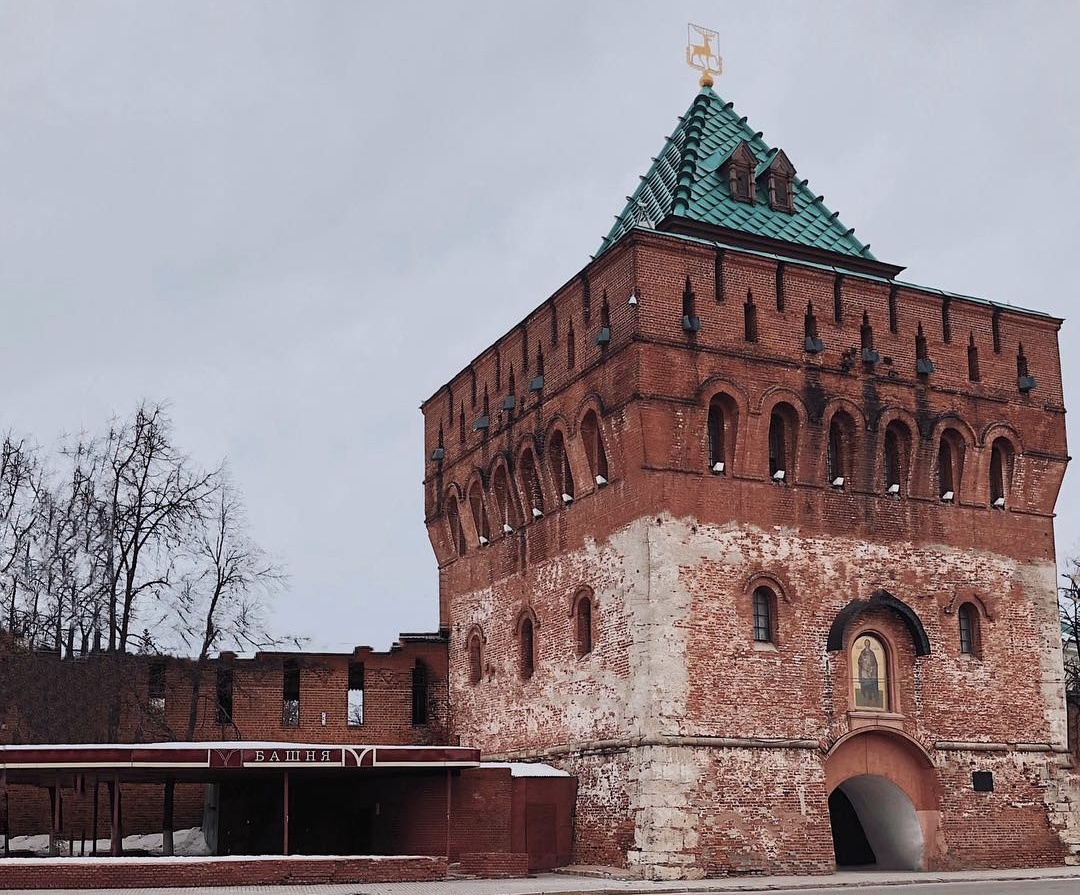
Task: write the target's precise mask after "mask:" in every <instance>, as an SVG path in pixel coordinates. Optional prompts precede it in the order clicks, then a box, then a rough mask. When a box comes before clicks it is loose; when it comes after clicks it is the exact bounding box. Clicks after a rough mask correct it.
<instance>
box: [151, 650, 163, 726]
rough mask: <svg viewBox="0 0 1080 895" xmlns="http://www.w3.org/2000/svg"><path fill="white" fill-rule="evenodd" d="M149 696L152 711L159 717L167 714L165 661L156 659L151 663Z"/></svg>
mask: <svg viewBox="0 0 1080 895" xmlns="http://www.w3.org/2000/svg"><path fill="white" fill-rule="evenodd" d="M148 691H149V692H148V694H147V695H148V696H149V703H148V705H149V708H150V713H151V714H152V715H155V716H157V717H159V718H161V717H164V715H165V663H164V662H162V661H160V660H155V661H153V662H151V663H150V668H149V680H148Z"/></svg>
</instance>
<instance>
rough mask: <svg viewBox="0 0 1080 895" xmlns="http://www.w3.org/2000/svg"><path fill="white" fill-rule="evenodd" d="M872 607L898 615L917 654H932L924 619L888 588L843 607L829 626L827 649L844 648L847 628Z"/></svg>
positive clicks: (834, 650) (831, 650)
mask: <svg viewBox="0 0 1080 895" xmlns="http://www.w3.org/2000/svg"><path fill="white" fill-rule="evenodd" d="M872 609H888V610H890V611H891V612H893V613H894V614H896V615H898V616H899V617H900V620H901V621H902V622H903V623H904V627H905V628H907V631H908V633H909V634H910V635H911V642H912V643H913V644H914V645H915V655H916V656H929V655H930V638H929V637H928V636H927V634H926V628H925V627H923V623H922V619H920V618H919V615H918V613H917V612H916V611H915V610H914V609H912V608H911V607H910V606H908V604H907V603H905V602H904V601H903V600H899V599H897V598H896V597H894V596H893V595H892V594H890V593H889V592H888V591H887V590H876V591H874V592H873V593H872V594H871V595H870V596H869V598H867V599H865V600H860V599H854V600H852V601H851V602H850V603H848V604H847V606H845V607H844V608H843V609H841V610H840V611H839V612H838V613H837V614H836V617H835V618H834V619H833V623H832V625H831V626H830V628H829V636H828V639H827V640H826V642H825V649H826V650H827V651H828V652H830V653H832V652H836V651H837V650H842V649H843V648H844V635H845V634H846V632H847V629H848V628H849V627H851V626H852V625H853V624H854V623H855V621H856V620H857V619H858V618H859V616H860V615H862V614H863V613H864V612H866V611H868V610H872Z"/></svg>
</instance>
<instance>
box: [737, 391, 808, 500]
mask: <svg viewBox="0 0 1080 895" xmlns="http://www.w3.org/2000/svg"><path fill="white" fill-rule="evenodd" d="M758 406H759V415H758V423H757V428H758V431H757V437H756V438H755V439H754V444H755V445H756V448H757V451H758V453H759V455H760V456H758V457H757V458H756V462H755V461H754V460H749V458H748V460H749V462H747V464H746V466H747V467H748V469H749V470H750V471H751V472H752V471H753V470H755V469H756V470H758V471H759V474H762V473H763V474H764V475H765V476H767V477H771V475H772V469H771V468H770V463H769V457H770V441H771V431H772V425H773V416H774V414H775V413H776V412H777V411H778V410H779V409H780V408H785V409H784V410H782V411H781V413H780V417H781V419H782V420H783V429H784V437H783V441H784V442H785V444H784V451H785V454H787V453H790V456H785V457H784V465H785V473H786V476H785V478H784V482H785V483H786V484H795V483H796V482H799V481H807V480H811V479H812V478H813V476H812V475H810V476H808V475H807V472H806V471H807V470H808V469H809V468H813V467H814V466H815V465H816V464H813V463H810V462H808V458H807V457H806V450H807V449H806V432H807V425H808V423H809V419H810V418H809V414H808V413H807V410H806V405H805V404H804V403H803V400H802V398H801V397H799V395H798V394H796V393H795V392H793V391H791V389H787V388H782V387H779V386H776V387H774V388H770V389H768V390H767V391H766V392H765V394H764V395H763V396H762V398H761V401H760V403H759V405H758ZM792 427H794V431H790V430H791V428H792ZM789 467H790V468H789Z"/></svg>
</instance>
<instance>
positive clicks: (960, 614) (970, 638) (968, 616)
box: [956, 603, 979, 656]
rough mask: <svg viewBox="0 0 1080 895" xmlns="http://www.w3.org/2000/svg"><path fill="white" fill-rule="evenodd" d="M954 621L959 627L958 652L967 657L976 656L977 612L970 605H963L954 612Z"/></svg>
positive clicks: (977, 637)
mask: <svg viewBox="0 0 1080 895" xmlns="http://www.w3.org/2000/svg"><path fill="white" fill-rule="evenodd" d="M956 621H957V624H958V625H959V627H960V652H961V653H964V654H965V655H968V656H975V655H978V651H979V612H978V610H977V609H976V608H975V606H974V605H973V604H971V603H963V604H961V606H960V608H959V609H958V610H957V611H956Z"/></svg>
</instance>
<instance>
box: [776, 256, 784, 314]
mask: <svg viewBox="0 0 1080 895" xmlns="http://www.w3.org/2000/svg"><path fill="white" fill-rule="evenodd" d="M776 310H778V311H782V310H784V262H783V261H780V262H778V263H777V265H776Z"/></svg>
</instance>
